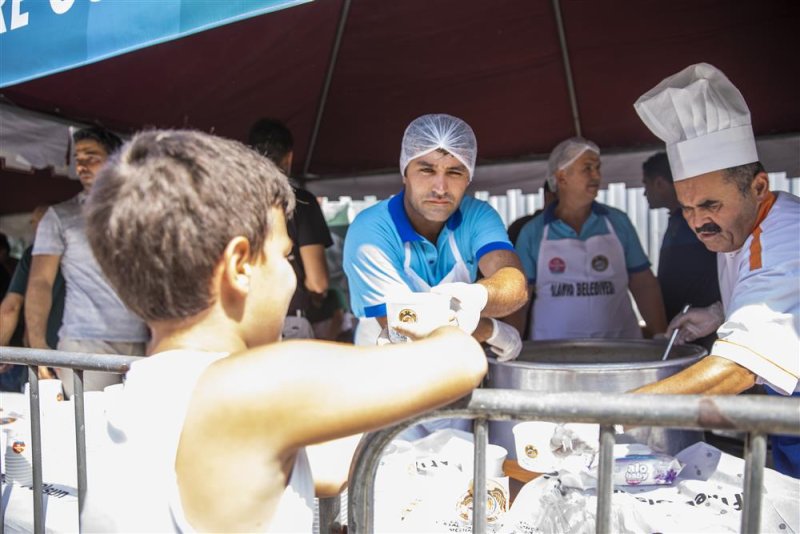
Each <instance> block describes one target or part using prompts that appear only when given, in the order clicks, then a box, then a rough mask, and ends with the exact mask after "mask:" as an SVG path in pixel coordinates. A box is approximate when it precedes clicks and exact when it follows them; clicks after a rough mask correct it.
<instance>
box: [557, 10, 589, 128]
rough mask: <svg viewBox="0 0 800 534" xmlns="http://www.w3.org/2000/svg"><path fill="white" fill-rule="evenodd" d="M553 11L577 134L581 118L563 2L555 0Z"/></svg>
mask: <svg viewBox="0 0 800 534" xmlns="http://www.w3.org/2000/svg"><path fill="white" fill-rule="evenodd" d="M553 11H554V12H555V14H556V26H557V27H558V41H559V44H560V45H561V59H563V60H564V74H566V76H567V91H568V92H569V103H570V106H571V107H572V122H573V123H574V124H575V135H578V136H580V135H582V134H581V118H580V114H579V113H578V98H577V97H576V95H575V82H573V80H572V67H571V66H570V64H569V52H568V51H567V37H566V34H565V32H564V20H563V19H562V18H561V2H560V1H559V0H553Z"/></svg>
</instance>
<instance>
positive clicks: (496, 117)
mask: <svg viewBox="0 0 800 534" xmlns="http://www.w3.org/2000/svg"><path fill="white" fill-rule="evenodd" d="M556 5H560V7H559V9H558V11H559V12H560V16H561V19H562V20H563V26H562V27H563V35H564V39H565V40H564V45H563V47H562V45H561V42H560V38H559V24H558V17H557V13H556V8H554V6H556ZM340 24H341V25H342V31H341V32H338V29H339V26H340ZM797 28H800V2H797V1H796V0H770V1H764V0H745V1H735V0H674V1H670V2H663V1H643V0H618V1H614V2H610V1H582V0H561V1H560V4H559V2H558V0H556V1H555V2H554V1H551V0H502V1H485V0H430V1H428V0H426V1H423V0H404V1H402V2H391V1H386V0H352V1H351V2H347V1H345V0H317V1H315V2H312V3H310V4H305V5H301V6H298V7H294V8H291V9H287V10H284V11H279V12H275V13H270V14H267V15H263V16H259V17H255V18H252V19H248V20H244V21H241V22H237V23H234V24H230V25H227V26H223V27H220V28H217V29H214V30H211V31H207V32H203V33H199V34H196V35H193V36H190V37H186V38H183V39H180V40H177V41H172V42H168V43H164V44H161V45H157V46H153V47H150V48H147V49H143V50H139V51H137V52H134V53H130V54H126V55H123V56H119V57H116V58H112V59H108V60H105V61H102V62H100V63H96V64H93V65H89V66H85V67H82V68H78V69H75V70H72V71H67V72H62V73H60V74H55V75H52V76H48V77H46V78H42V79H38V80H34V81H30V82H27V83H24V84H20V85H17V86H13V87H9V88H6V89H4V90H3V91H2V93H3V96H4V97H5V98H7V99H8V100H10V101H11V102H13V103H15V104H18V105H20V106H23V107H27V108H31V109H35V110H40V111H45V112H48V113H51V114H57V115H61V116H66V117H69V118H71V119H75V120H83V121H88V122H97V123H101V124H103V125H105V126H108V127H111V128H114V129H117V130H120V131H123V132H130V131H134V130H136V129H139V128H142V127H146V126H158V127H193V128H199V129H202V130H206V131H213V132H215V133H217V134H220V135H223V136H228V137H233V138H236V139H240V140H244V138H245V136H246V134H247V131H248V128H249V126H250V124H251V123H252V122H253V121H254V120H255V119H257V118H259V117H264V116H268V117H277V118H281V119H283V120H285V121H286V122H287V124H288V125H289V126H290V128H291V129H292V130H293V132H294V134H295V138H296V148H295V168H294V169H293V170H294V173H295V174H296V175H298V176H305V177H307V178H310V179H315V178H318V177H319V178H328V177H335V176H343V175H351V174H356V173H365V172H374V171H377V170H383V169H391V168H395V167H396V166H397V161H398V154H399V143H400V139H401V136H402V133H403V130H404V128H405V126H406V125H407V124H408V122H409V121H411V120H412V119H413V118H414V117H416V116H418V115H421V114H424V113H430V112H446V113H451V114H453V115H457V116H459V117H461V118H463V119H465V120H466V121H467V122H468V123H469V124H470V125H472V127H473V128H474V129H475V132H476V134H477V137H478V148H479V163H482V162H483V163H485V162H489V161H501V160H507V159H519V158H526V157H535V156H537V155H539V156H541V155H543V154H546V153H548V152H549V151H550V149H551V148H552V147H553V146H554V145H556V144H557V143H558V142H559V141H561V140H562V139H564V138H566V137H569V136H571V135H574V134H575V133H576V122H577V124H579V125H580V129H581V132H582V134H583V135H584V136H586V137H588V138H590V139H592V140H594V141H595V142H597V143H598V144H599V145H600V146H601V148H603V149H604V150H606V151H608V150H609V149H611V150H613V149H622V148H633V147H637V146H638V147H641V146H653V145H655V144H657V142H658V140H657V139H655V138H654V137H653V136H652V135H651V134H650V133H649V131H648V130H647V129H646V128H645V127H644V125H643V124H642V123H641V122H640V121H639V119H638V117H637V116H636V113H635V112H634V110H633V106H632V104H633V102H634V101H635V100H636V98H638V96H639V95H641V94H642V93H643V92H644V91H646V90H647V89H649V88H651V87H652V86H654V85H655V84H656V83H657V82H659V81H660V80H661V79H663V78H664V77H666V76H667V75H670V74H672V73H674V72H677V71H678V70H680V69H682V68H683V67H685V66H687V65H689V64H691V63H696V62H700V61H706V62H709V63H712V64H714V65H716V66H717V67H719V68H720V69H722V70H723V71H724V72H725V73H726V74H727V75H728V77H729V78H730V79H731V80H732V81H733V82H734V83H735V84H736V85H737V86H738V87H739V89H740V90H741V92H742V93H743V94H744V96H745V99H746V100H747V102H748V104H749V106H750V109H751V112H752V116H753V126H754V129H755V132H756V135H757V136H764V135H768V134H779V133H790V132H799V131H800V105H798V90H799V89H798V88H800V54H798V47H797V37H796V35H797ZM337 35H338V36H339V37H340V39H337ZM337 43H338V45H339V46H338V48H337V46H336V44H337ZM564 53H566V55H567V56H568V59H569V64H570V67H571V68H570V69H569V72H571V74H572V80H573V85H572V87H573V89H574V95H575V103H576V110H577V113H578V117H577V121H576V118H575V117H574V116H573V108H572V106H571V100H570V83H569V81H568V80H569V78H568V76H567V74H566V73H567V72H568V70H567V68H566V67H565V60H564ZM328 72H330V73H331V76H330V79H329V86H326V78H327V76H326V75H327V73H328ZM318 113H319V114H320V117H319V121H317V115H318ZM315 132H316V133H315ZM312 144H313V146H312ZM6 180H7V179H6ZM30 181H31V180H29V182H30ZM6 183H8V182H6ZM19 184H22V181H20V182H19ZM3 188H4V189H5V188H6V186H5V184H4V186H3ZM346 193H349V194H354V192H344V191H343V192H342V194H346Z"/></svg>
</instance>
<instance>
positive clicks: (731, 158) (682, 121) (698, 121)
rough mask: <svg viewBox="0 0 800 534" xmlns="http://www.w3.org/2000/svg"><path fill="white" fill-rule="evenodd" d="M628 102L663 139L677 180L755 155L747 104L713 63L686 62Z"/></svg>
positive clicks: (741, 162) (751, 159) (752, 158)
mask: <svg viewBox="0 0 800 534" xmlns="http://www.w3.org/2000/svg"><path fill="white" fill-rule="evenodd" d="M633 107H634V108H636V113H638V114H639V117H641V119H642V121H643V122H644V123H645V125H646V126H647V127H648V128H650V131H651V132H653V133H654V134H655V135H656V136H658V137H659V138H661V139H662V140H663V141H664V142H665V143H666V144H667V156H668V157H669V164H670V167H671V168H672V177H673V179H674V180H675V181H676V182H677V181H678V180H685V179H687V178H692V177H694V176H699V175H701V174H705V173H708V172H713V171H718V170H721V169H727V168H729V167H736V166H738V165H745V164H747V163H753V162H755V161H758V153H757V152H756V142H755V138H754V137H753V127H752V125H751V123H750V110H749V109H748V108H747V104H746V103H745V101H744V98H743V97H742V93H740V92H739V90H738V89H737V88H736V87H735V86H734V85H733V84H732V83H731V81H730V80H729V79H728V78H726V77H725V75H724V74H723V73H722V71H720V70H719V69H717V68H716V67H714V66H713V65H709V64H708V63H698V64H696V65H691V66H689V67H686V68H685V69H683V70H682V71H680V72H679V73H677V74H674V75H672V76H670V77H669V78H666V79H665V80H663V81H662V82H661V83H660V84H658V85H656V86H655V87H654V88H653V89H651V90H650V91H648V92H646V93H645V94H643V95H642V96H641V97H639V99H638V100H637V101H636V103H635V104H634V105H633Z"/></svg>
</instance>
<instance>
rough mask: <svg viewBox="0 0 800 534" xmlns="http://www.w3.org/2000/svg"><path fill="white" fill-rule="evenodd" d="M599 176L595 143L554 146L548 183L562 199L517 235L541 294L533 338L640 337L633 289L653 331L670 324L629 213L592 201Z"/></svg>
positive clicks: (577, 140) (532, 318)
mask: <svg viewBox="0 0 800 534" xmlns="http://www.w3.org/2000/svg"><path fill="white" fill-rule="evenodd" d="M601 180H602V177H601V175H600V149H599V148H598V147H597V145H596V144H595V143H593V142H591V141H588V140H586V139H583V138H580V137H575V138H572V139H567V140H566V141H563V142H562V143H559V145H558V146H556V148H555V149H553V152H552V153H551V155H550V158H549V161H548V175H547V181H548V183H549V185H550V188H551V189H552V190H555V191H558V200H557V201H556V202H554V203H553V204H551V205H550V206H548V207H547V209H546V210H545V211H544V213H543V214H542V215H541V216H540V217H537V218H535V219H533V220H532V221H531V222H529V223H528V224H526V225H525V226H524V227H523V228H522V230H521V231H520V234H519V238H518V239H517V250H518V252H519V255H520V259H521V260H522V264H523V266H524V267H525V273H526V275H527V276H528V281H529V283H530V284H531V285H532V286H533V290H534V291H535V294H536V300H535V301H534V305H533V312H532V313H531V314H530V317H529V319H528V321H529V323H528V324H529V326H530V328H529V332H530V335H531V338H532V339H536V340H546V339H575V338H613V339H637V338H641V337H642V333H641V329H640V328H639V324H638V321H637V319H636V315H635V314H634V312H633V307H632V305H631V299H630V296H629V295H628V290H629V289H630V291H631V293H632V294H633V297H634V299H635V300H636V304H637V305H638V307H639V310H640V312H641V314H642V317H643V318H644V319H645V322H646V323H647V325H648V327H649V328H650V330H651V331H652V332H654V333H658V332H663V331H664V330H665V329H666V326H667V325H666V318H665V316H664V305H663V301H662V299H661V291H660V290H659V288H658V282H657V280H656V278H655V276H654V275H653V273H652V272H651V271H650V262H649V261H648V259H647V256H646V255H645V253H644V250H643V249H642V245H641V243H640V242H639V238H638V236H637V234H636V230H635V229H634V228H633V225H632V224H631V222H630V220H629V219H628V217H627V215H625V213H623V212H622V211H620V210H617V209H615V208H612V207H610V206H604V205H603V204H599V203H597V202H595V200H594V199H595V197H596V196H597V191H598V189H599V185H600V182H601ZM523 314H524V310H522V311H520V312H518V314H516V317H515V318H516V321H517V324H524V323H523V319H522V315H523Z"/></svg>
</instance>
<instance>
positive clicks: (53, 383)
mask: <svg viewBox="0 0 800 534" xmlns="http://www.w3.org/2000/svg"><path fill="white" fill-rule="evenodd" d="M24 393H25V413H26V414H28V412H30V406H31V385H30V382H26V383H25V389H24ZM63 400H64V390H63V389H62V387H61V380H58V379H57V378H51V379H46V380H39V413H41V414H42V417H44V416H45V415H47V414H48V413H50V412H52V411H53V410H54V409H55V408H56V407H57V404H56V403H58V402H61V401H63Z"/></svg>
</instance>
